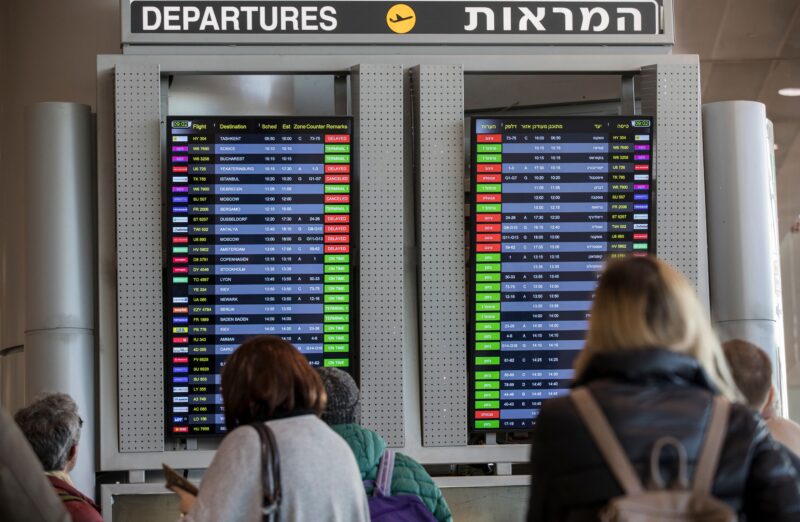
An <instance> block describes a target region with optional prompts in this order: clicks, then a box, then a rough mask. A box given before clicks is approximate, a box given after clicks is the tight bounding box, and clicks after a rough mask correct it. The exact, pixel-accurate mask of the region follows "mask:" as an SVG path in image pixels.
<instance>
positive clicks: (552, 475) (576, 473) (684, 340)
mask: <svg viewBox="0 0 800 522" xmlns="http://www.w3.org/2000/svg"><path fill="white" fill-rule="evenodd" d="M573 387H574V388H576V389H577V390H581V393H580V394H579V395H582V396H585V395H587V392H588V395H589V396H590V398H591V399H593V402H594V403H595V404H596V405H597V406H599V410H600V411H599V413H600V414H601V415H602V416H603V417H605V419H606V420H607V421H608V424H609V425H610V428H611V431H612V432H613V435H615V436H616V439H617V440H618V441H619V445H620V446H621V448H622V450H623V452H624V454H625V455H624V457H626V458H627V460H628V461H629V462H630V464H632V468H633V472H635V474H636V475H638V480H639V482H640V483H642V484H650V483H651V481H650V480H649V479H650V477H651V469H650V460H651V459H650V458H651V450H652V449H653V446H654V443H655V442H656V441H657V440H659V439H661V438H662V437H664V436H670V437H672V438H673V439H672V440H675V441H677V442H678V443H679V444H680V446H682V447H683V448H684V449H685V456H686V461H687V463H688V476H689V477H693V476H694V474H695V471H696V465H697V462H698V459H699V456H700V454H701V448H702V446H703V442H704V441H705V440H706V436H707V435H708V434H709V433H708V432H710V431H712V429H711V428H710V426H711V424H712V423H711V417H712V413H713V412H714V410H715V406H714V405H715V404H720V403H723V404H724V405H725V406H726V408H729V409H728V412H729V413H728V414H727V419H725V420H726V422H724V423H722V424H720V425H719V426H721V427H720V429H719V430H718V431H720V432H722V433H721V434H720V438H721V446H720V447H721V451H720V454H719V461H718V463H717V465H716V468H715V470H712V473H713V475H712V476H713V478H712V479H711V491H710V493H711V495H712V496H713V497H714V498H716V499H717V500H719V501H721V502H722V503H724V505H727V506H729V508H730V509H731V510H733V511H734V512H735V513H737V514H738V515H739V516H740V517H742V516H746V517H747V520H771V521H780V520H800V483H799V482H798V476H797V474H796V471H795V469H794V467H793V466H792V463H791V461H790V459H789V457H788V455H787V454H786V453H785V451H784V450H783V449H782V448H781V447H780V446H779V445H778V444H777V443H776V442H775V441H773V440H772V438H771V437H770V435H769V432H768V431H767V429H766V426H765V425H764V423H763V422H760V420H759V419H758V417H757V416H755V415H754V414H753V413H752V412H751V411H749V410H748V408H747V407H746V406H744V405H742V404H738V402H739V401H741V400H742V396H741V394H740V392H739V391H738V389H737V388H736V385H735V383H734V381H733V378H732V376H731V372H730V371H729V369H728V366H727V364H726V362H725V356H724V354H723V352H722V349H721V347H720V343H719V341H718V339H717V337H716V335H715V334H714V332H713V330H712V328H711V325H710V323H709V320H708V318H707V314H706V312H705V311H704V309H703V307H702V306H701V304H700V303H699V301H698V299H697V297H696V295H695V292H694V290H693V289H692V287H691V285H690V284H689V282H688V281H687V280H686V279H685V278H684V277H683V276H681V275H680V274H679V273H678V272H677V271H675V270H674V269H673V268H672V267H670V266H669V265H667V264H666V263H664V262H663V261H659V260H657V259H656V258H654V257H627V258H622V259H617V260H612V261H610V262H609V263H608V264H607V266H606V267H605V270H604V271H603V273H602V275H601V276H600V281H599V285H598V287H597V291H596V294H595V298H594V302H593V304H592V309H591V315H590V318H589V331H588V334H587V338H586V344H585V347H584V349H583V351H582V352H581V354H580V355H579V357H578V358H577V360H576V363H575V382H574V384H573ZM575 396H576V390H573V393H572V394H571V396H567V397H559V398H556V399H551V400H549V401H547V402H545V403H544V405H543V407H542V409H541V412H540V414H539V417H538V418H537V421H536V426H535V429H534V434H533V441H532V448H531V467H532V470H531V472H532V476H533V479H532V486H531V498H530V508H529V513H528V520H530V521H540V520H541V521H547V522H551V521H560V520H570V521H581V520H598V516H599V513H600V512H601V511H602V509H603V508H604V507H605V506H606V505H608V504H609V502H610V501H611V500H612V499H615V498H618V497H622V496H623V495H624V494H625V490H624V489H623V487H622V486H621V485H620V483H619V482H618V479H617V477H618V474H617V473H616V470H612V469H611V467H610V466H609V464H608V459H606V458H604V456H603V454H604V453H601V450H600V449H599V447H598V445H597V444H596V442H595V440H597V439H596V438H595V435H596V430H595V427H593V426H587V424H586V423H585V422H584V421H583V414H582V413H579V410H578V403H579V401H578V399H577V398H576V397H575ZM718 396H722V397H725V398H726V399H727V400H726V401H718V400H715V397H718ZM729 402H735V403H736V404H731V405H730V406H729V407H728V406H727V405H728V403H729ZM726 408H721V410H722V411H724V410H725V409H726ZM714 425H715V426H717V424H716V423H715V424H714ZM590 430H591V431H590ZM624 457H622V456H621V455H620V460H623V458H624ZM679 460H680V456H679V453H678V451H677V450H675V451H673V450H670V449H669V448H668V449H667V450H664V451H663V452H661V455H660V458H657V459H656V460H655V462H656V465H657V466H658V468H659V469H658V471H659V472H660V474H661V475H662V477H665V478H666V479H667V480H665V482H666V483H668V484H671V483H672V482H673V480H674V479H676V477H677V475H678V474H679V467H678V464H679ZM612 464H613V462H612Z"/></svg>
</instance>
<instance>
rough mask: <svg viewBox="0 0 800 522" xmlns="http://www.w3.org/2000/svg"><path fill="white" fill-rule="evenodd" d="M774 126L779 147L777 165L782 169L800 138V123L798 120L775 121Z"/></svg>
mask: <svg viewBox="0 0 800 522" xmlns="http://www.w3.org/2000/svg"><path fill="white" fill-rule="evenodd" d="M772 126H773V129H774V133H775V145H776V146H777V147H778V149H777V150H776V151H775V164H776V165H778V167H779V168H780V166H781V165H782V163H783V160H784V159H785V158H786V156H787V154H788V152H789V149H791V147H792V144H793V143H794V141H795V139H797V137H798V131H800V122H798V121H797V120H785V121H773V122H772Z"/></svg>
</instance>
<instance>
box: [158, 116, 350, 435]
mask: <svg viewBox="0 0 800 522" xmlns="http://www.w3.org/2000/svg"><path fill="white" fill-rule="evenodd" d="M173 120H216V121H219V120H258V121H270V120H276V121H292V122H300V123H302V122H317V123H325V122H342V121H346V122H347V123H348V125H349V128H350V144H351V147H350V272H349V274H350V357H349V358H350V368H349V371H348V373H349V374H350V375H351V376H352V377H353V379H354V380H355V381H356V383H357V384H358V385H359V388H360V386H361V346H360V337H359V331H360V315H361V314H360V301H359V299H358V297H359V295H360V292H359V289H360V277H359V276H360V274H359V270H358V266H359V257H360V244H359V241H358V240H359V229H360V220H359V208H360V207H359V198H358V192H359V190H358V187H359V161H358V142H357V137H358V133H357V132H356V128H355V118H354V117H353V116H272V115H264V116H253V115H244V116H236V115H233V116H230V115H210V116H209V115H203V116H185V115H170V116H167V117H166V118H165V120H164V129H163V131H162V132H161V137H162V158H163V160H162V162H161V163H162V169H161V172H162V177H161V188H162V194H161V209H162V210H161V212H162V214H161V215H162V217H163V219H162V223H161V224H162V230H161V234H162V236H161V237H162V240H161V249H162V256H161V269H162V270H161V271H162V279H161V280H162V285H163V286H162V307H161V313H162V321H163V326H162V347H161V352H162V357H163V359H162V361H163V365H164V366H163V372H162V373H163V386H164V403H163V408H164V439H165V440H170V441H175V440H182V439H184V440H185V439H222V438H223V437H225V436H226V435H227V432H209V433H191V432H190V433H173V432H172V431H171V430H172V422H171V417H172V414H171V413H170V411H169V410H170V405H171V404H172V403H171V399H172V391H171V389H170V388H171V386H172V383H171V382H170V376H171V375H172V374H171V372H170V365H171V364H172V361H171V359H170V358H171V357H172V355H173V354H171V353H169V346H170V337H171V334H170V332H169V328H170V327H171V323H170V322H169V318H170V307H171V305H172V303H171V300H172V282H171V280H170V276H171V273H170V263H171V259H170V256H171V248H170V247H171V243H170V239H171V222H170V216H171V213H170V197H171V191H170V170H171V166H172V160H171V157H170V154H169V152H168V150H169V141H168V138H169V135H170V129H171V128H172V125H171V124H172V121H173ZM341 369H344V370H345V371H347V369H345V368H341Z"/></svg>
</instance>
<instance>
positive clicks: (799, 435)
mask: <svg viewBox="0 0 800 522" xmlns="http://www.w3.org/2000/svg"><path fill="white" fill-rule="evenodd" d="M722 349H723V350H724V351H725V358H726V359H727V360H728V366H729V367H730V369H731V373H732V374H733V380H734V381H736V386H738V388H739V391H741V392H742V395H744V398H745V399H746V401H747V405H748V406H750V409H752V410H755V411H757V412H759V413H761V416H762V417H764V420H765V421H766V423H767V427H768V428H769V431H770V433H771V434H772V438H774V439H775V440H777V441H778V442H780V443H781V444H783V445H784V446H785V447H786V448H787V449H789V450H791V451H792V452H793V453H794V454H795V455H800V425H798V424H797V423H796V422H793V421H791V420H789V419H784V418H782V417H778V416H777V415H776V414H775V410H774V408H773V403H774V402H775V387H774V386H773V385H772V361H770V360H769V356H767V354H766V353H765V352H764V350H762V349H761V348H759V347H758V346H756V345H754V344H752V343H749V342H747V341H744V340H742V339H733V340H731V341H727V342H725V343H723V345H722Z"/></svg>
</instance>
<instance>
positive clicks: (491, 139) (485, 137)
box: [478, 134, 503, 143]
mask: <svg viewBox="0 0 800 522" xmlns="http://www.w3.org/2000/svg"><path fill="white" fill-rule="evenodd" d="M502 142H503V135H502V134H478V143H502Z"/></svg>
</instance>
